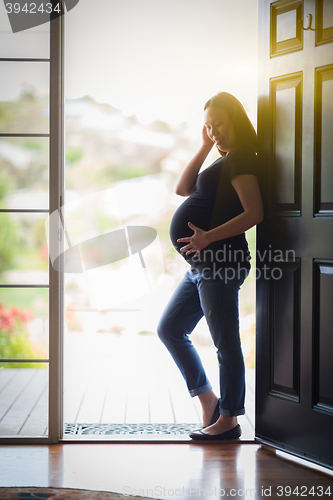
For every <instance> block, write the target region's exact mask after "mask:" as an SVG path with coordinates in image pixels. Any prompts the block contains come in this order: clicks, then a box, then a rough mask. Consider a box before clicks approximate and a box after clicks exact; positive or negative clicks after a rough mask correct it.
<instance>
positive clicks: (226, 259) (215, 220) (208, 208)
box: [170, 148, 257, 272]
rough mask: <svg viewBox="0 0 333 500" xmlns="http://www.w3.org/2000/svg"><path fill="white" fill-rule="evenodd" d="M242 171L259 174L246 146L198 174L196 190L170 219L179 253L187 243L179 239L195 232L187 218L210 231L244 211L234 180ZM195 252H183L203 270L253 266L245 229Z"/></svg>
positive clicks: (171, 230) (192, 265)
mask: <svg viewBox="0 0 333 500" xmlns="http://www.w3.org/2000/svg"><path fill="white" fill-rule="evenodd" d="M242 174H252V175H256V174H257V156H256V154H255V153H254V152H253V151H251V150H248V149H245V148H241V149H236V150H235V151H232V152H231V153H229V154H228V155H227V156H225V157H223V158H219V159H218V160H216V161H215V162H214V163H212V165H210V166H209V167H207V168H206V169H205V170H203V171H202V172H201V173H200V174H199V175H198V177H197V180H196V184H195V188H196V189H195V191H194V192H193V193H192V194H191V195H190V196H189V197H188V198H187V199H186V200H185V201H184V203H182V204H181V205H180V206H179V207H178V209H177V210H176V212H175V213H174V215H173V218H172V220H171V225H170V238H171V241H172V244H173V245H174V247H175V248H176V250H177V251H178V252H179V253H180V248H181V247H183V246H185V245H186V244H187V243H178V242H177V239H178V238H184V237H186V236H192V235H193V231H192V229H190V228H189V227H188V225H187V223H188V222H192V224H194V225H195V226H197V227H199V228H201V229H204V230H205V231H209V230H210V229H213V228H214V227H217V226H220V225H221V224H224V223H225V222H227V221H229V220H230V219H233V218H234V217H236V216H237V215H239V214H241V213H242V212H244V210H243V207H242V204H241V202H240V200H239V198H238V195H237V193H236V191H235V189H234V188H233V186H232V184H231V180H232V179H233V178H234V177H236V175H242ZM194 253H195V252H194ZM194 253H192V254H189V255H185V252H182V253H181V255H182V256H183V257H184V258H185V260H186V261H187V262H188V263H189V264H190V265H191V268H192V270H195V269H197V270H198V271H201V272H202V271H203V269H205V268H206V269H212V270H214V269H215V270H216V271H217V270H218V269H219V268H228V267H231V268H234V269H237V268H239V267H246V268H247V269H249V268H250V262H249V261H250V258H251V256H250V253H249V249H248V245H247V241H246V238H245V233H242V234H239V235H237V236H233V237H232V238H227V239H224V240H219V241H214V242H213V243H211V244H210V245H208V246H207V247H206V248H205V249H203V250H201V252H200V254H199V256H197V257H194Z"/></svg>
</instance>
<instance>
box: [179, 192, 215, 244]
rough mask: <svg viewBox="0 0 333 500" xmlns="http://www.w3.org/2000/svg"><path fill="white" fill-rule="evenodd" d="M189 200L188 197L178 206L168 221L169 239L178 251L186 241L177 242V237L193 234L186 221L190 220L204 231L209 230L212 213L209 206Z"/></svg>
mask: <svg viewBox="0 0 333 500" xmlns="http://www.w3.org/2000/svg"><path fill="white" fill-rule="evenodd" d="M189 201H190V198H188V199H187V200H186V201H185V202H184V203H182V204H181V205H180V207H178V209H177V210H176V212H175V213H174V215H173V217H172V219H171V223H170V239H171V242H172V244H173V246H174V247H175V248H176V250H177V251H178V252H179V249H180V248H181V247H183V246H184V245H185V244H186V243H183V242H180V243H178V242H177V239H178V238H185V237H187V236H192V234H193V230H192V229H190V228H189V227H188V222H192V224H194V225H195V226H197V227H200V228H201V229H204V230H205V231H208V230H209V225H210V220H211V214H212V210H211V208H210V207H207V206H200V205H198V204H193V203H191V202H189Z"/></svg>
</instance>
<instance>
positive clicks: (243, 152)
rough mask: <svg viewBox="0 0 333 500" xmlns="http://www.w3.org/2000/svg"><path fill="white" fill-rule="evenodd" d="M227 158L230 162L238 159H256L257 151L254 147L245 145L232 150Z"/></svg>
mask: <svg viewBox="0 0 333 500" xmlns="http://www.w3.org/2000/svg"><path fill="white" fill-rule="evenodd" d="M225 158H226V160H227V161H228V163H229V162H230V161H237V160H247V161H256V160H257V153H256V152H255V151H254V150H253V149H250V148H245V147H244V148H238V149H235V150H234V151H231V152H230V153H229V154H228V155H227V156H226V157H225Z"/></svg>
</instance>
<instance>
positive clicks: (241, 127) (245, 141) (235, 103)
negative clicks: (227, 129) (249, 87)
mask: <svg viewBox="0 0 333 500" xmlns="http://www.w3.org/2000/svg"><path fill="white" fill-rule="evenodd" d="M210 106H214V107H216V108H222V109H224V111H225V112H226V113H227V114H228V116H229V118H230V121H231V123H232V126H233V127H234V130H235V134H236V140H237V142H238V144H239V145H240V146H242V147H246V148H249V149H251V150H252V151H257V134H256V131H255V130H254V127H253V125H252V123H251V121H250V119H249V117H248V116H247V114H246V111H245V109H244V107H243V105H242V104H241V103H240V102H239V100H238V99H237V98H236V97H234V96H233V95H231V94H229V93H228V92H219V93H218V94H216V95H214V96H213V97H211V98H210V99H209V101H207V102H206V104H205V107H204V110H206V109H207V108H209V107H210ZM222 156H224V155H223V154H222Z"/></svg>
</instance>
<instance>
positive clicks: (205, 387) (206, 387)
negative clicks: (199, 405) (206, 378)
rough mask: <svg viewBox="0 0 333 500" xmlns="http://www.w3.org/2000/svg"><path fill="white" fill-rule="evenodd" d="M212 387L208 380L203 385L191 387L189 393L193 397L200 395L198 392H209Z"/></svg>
mask: <svg viewBox="0 0 333 500" xmlns="http://www.w3.org/2000/svg"><path fill="white" fill-rule="evenodd" d="M212 389H213V387H212V385H211V383H210V382H208V384H206V385H203V386H202V387H198V388H197V389H191V390H190V394H191V396H192V398H194V396H200V394H204V393H205V392H209V391H211V390H212Z"/></svg>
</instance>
